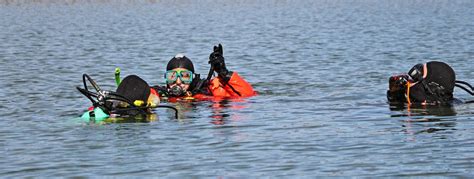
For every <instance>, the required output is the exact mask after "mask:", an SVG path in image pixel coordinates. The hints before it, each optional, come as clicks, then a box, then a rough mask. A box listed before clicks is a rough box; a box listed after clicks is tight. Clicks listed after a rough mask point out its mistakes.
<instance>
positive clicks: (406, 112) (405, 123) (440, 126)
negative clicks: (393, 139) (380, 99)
mask: <svg viewBox="0 0 474 179" xmlns="http://www.w3.org/2000/svg"><path fill="white" fill-rule="evenodd" d="M390 110H391V111H392V113H393V112H396V113H397V114H392V115H391V116H392V118H394V119H399V120H400V122H401V127H402V129H403V130H402V131H403V132H404V133H405V134H406V135H407V136H408V140H409V141H414V140H416V138H417V137H416V136H417V135H420V134H427V133H441V135H443V137H440V138H441V139H442V138H446V136H444V135H449V134H451V133H452V132H451V131H455V130H457V129H456V125H457V122H456V118H455V117H454V116H456V110H455V107H454V106H453V105H443V106H441V105H439V106H438V105H437V106H422V105H419V106H416V105H411V106H407V105H403V104H392V105H390Z"/></svg>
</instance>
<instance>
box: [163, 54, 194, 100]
mask: <svg viewBox="0 0 474 179" xmlns="http://www.w3.org/2000/svg"><path fill="white" fill-rule="evenodd" d="M193 78H194V65H193V62H191V60H190V59H189V58H187V57H186V56H184V55H182V54H177V55H176V56H175V57H173V58H172V59H171V60H170V61H169V62H168V65H167V66H166V73H165V79H166V86H167V87H168V90H169V93H170V95H171V96H184V95H185V94H186V91H188V89H189V86H190V84H191V82H192V81H193Z"/></svg>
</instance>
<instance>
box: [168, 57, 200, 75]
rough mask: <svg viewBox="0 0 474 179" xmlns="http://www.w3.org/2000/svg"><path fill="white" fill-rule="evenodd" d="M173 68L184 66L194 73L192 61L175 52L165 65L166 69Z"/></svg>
mask: <svg viewBox="0 0 474 179" xmlns="http://www.w3.org/2000/svg"><path fill="white" fill-rule="evenodd" d="M175 68H185V69H188V70H189V71H191V72H193V73H194V65H193V62H192V61H191V60H190V59H189V58H188V57H186V56H184V55H183V54H177V55H176V56H175V57H173V58H172V59H171V60H170V61H169V62H168V65H167V66H166V70H172V69H175Z"/></svg>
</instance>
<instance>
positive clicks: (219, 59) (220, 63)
mask: <svg viewBox="0 0 474 179" xmlns="http://www.w3.org/2000/svg"><path fill="white" fill-rule="evenodd" d="M223 54H224V52H223V50H222V45H221V44H219V46H214V51H213V52H212V53H211V55H209V64H211V67H212V68H213V69H214V71H215V72H216V73H217V74H218V75H219V77H221V78H222V79H224V80H225V81H228V80H229V79H230V76H232V72H230V71H229V70H227V68H226V66H225V61H224V56H223Z"/></svg>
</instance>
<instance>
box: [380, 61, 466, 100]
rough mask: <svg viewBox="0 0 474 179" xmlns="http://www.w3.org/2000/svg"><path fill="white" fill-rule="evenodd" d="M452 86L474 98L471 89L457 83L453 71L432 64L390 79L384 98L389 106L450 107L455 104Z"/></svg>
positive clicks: (418, 65) (441, 63)
mask: <svg viewBox="0 0 474 179" xmlns="http://www.w3.org/2000/svg"><path fill="white" fill-rule="evenodd" d="M455 86H457V87H459V88H461V89H464V90H465V91H467V92H468V93H470V94H471V95H474V92H473V91H474V89H473V87H472V86H471V85H470V84H469V83H466V82H463V81H457V80H456V74H455V72H454V70H453V69H452V68H451V67H450V66H449V65H448V64H446V63H443V62H438V61H431V62H427V63H425V64H417V65H415V66H414V67H412V68H411V69H410V71H408V74H402V75H396V76H392V77H390V79H389V90H388V91H387V98H388V101H389V102H390V103H408V104H420V105H439V104H448V105H449V104H452V103H453V102H455V101H457V100H456V99H455V98H454V97H453V92H454V87H455Z"/></svg>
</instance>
